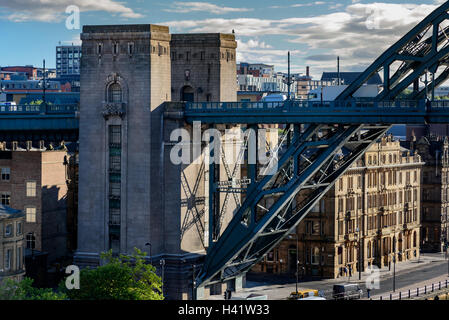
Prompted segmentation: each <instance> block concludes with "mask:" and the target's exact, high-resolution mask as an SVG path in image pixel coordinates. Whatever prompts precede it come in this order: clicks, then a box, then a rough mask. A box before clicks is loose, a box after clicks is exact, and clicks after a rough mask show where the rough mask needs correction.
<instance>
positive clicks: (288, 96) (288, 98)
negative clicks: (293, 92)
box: [287, 51, 292, 101]
mask: <svg viewBox="0 0 449 320" xmlns="http://www.w3.org/2000/svg"><path fill="white" fill-rule="evenodd" d="M291 84H292V80H291V77H290V51H289V52H288V79H287V85H288V95H287V100H289V101H290V85H291Z"/></svg>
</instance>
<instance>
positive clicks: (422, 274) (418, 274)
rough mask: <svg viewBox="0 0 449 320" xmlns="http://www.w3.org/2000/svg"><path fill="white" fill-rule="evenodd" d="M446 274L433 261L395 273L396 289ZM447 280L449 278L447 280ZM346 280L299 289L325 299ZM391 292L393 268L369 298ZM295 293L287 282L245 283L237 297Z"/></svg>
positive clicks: (443, 266) (440, 264) (276, 296)
mask: <svg viewBox="0 0 449 320" xmlns="http://www.w3.org/2000/svg"><path fill="white" fill-rule="evenodd" d="M447 274H448V263H447V261H435V262H432V263H428V264H426V265H424V266H422V267H415V268H413V269H412V270H402V271H400V272H397V273H396V289H400V288H404V287H408V286H412V285H413V284H416V283H420V282H423V281H427V280H429V279H433V278H436V277H439V276H444V275H447ZM448 279H449V278H448ZM354 280H358V274H356V275H355V277H353V278H352V280H351V282H354ZM346 282H347V278H344V279H340V281H338V280H334V279H332V280H320V281H307V282H300V283H299V288H310V289H318V290H321V291H323V292H324V293H325V295H326V297H327V298H330V297H331V295H332V287H333V285H334V284H339V283H346ZM360 287H361V288H362V289H363V291H364V293H365V296H366V287H365V282H362V283H360ZM392 290H393V267H392V268H391V274H389V275H384V276H383V277H382V278H381V280H380V285H379V289H373V290H371V296H374V295H378V294H385V293H389V292H391V291H392ZM294 291H295V283H294V282H293V283H292V282H291V281H289V282H288V283H286V282H282V281H278V282H277V283H273V282H271V283H270V282H268V281H263V282H260V281H249V280H248V281H247V288H246V289H244V292H242V293H239V294H238V295H239V296H240V295H242V296H243V295H245V294H249V293H256V294H262V295H267V296H268V299H269V300H283V299H285V298H286V297H287V296H288V295H289V294H290V293H291V292H294Z"/></svg>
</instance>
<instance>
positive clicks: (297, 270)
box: [290, 233, 299, 294]
mask: <svg viewBox="0 0 449 320" xmlns="http://www.w3.org/2000/svg"><path fill="white" fill-rule="evenodd" d="M294 235H295V240H296V273H295V275H296V291H295V292H296V294H297V293H298V282H299V259H298V250H299V245H298V234H297V233H295V234H294ZM290 239H291V235H290Z"/></svg>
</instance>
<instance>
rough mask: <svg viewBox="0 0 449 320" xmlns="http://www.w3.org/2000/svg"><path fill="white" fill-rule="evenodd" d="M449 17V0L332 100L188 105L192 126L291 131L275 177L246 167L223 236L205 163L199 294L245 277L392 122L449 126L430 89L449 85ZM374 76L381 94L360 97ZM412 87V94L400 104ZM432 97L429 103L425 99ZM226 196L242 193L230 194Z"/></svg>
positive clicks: (213, 176)
mask: <svg viewBox="0 0 449 320" xmlns="http://www.w3.org/2000/svg"><path fill="white" fill-rule="evenodd" d="M448 10H449V1H448V2H446V3H444V4H443V5H441V6H440V7H439V8H438V9H436V10H435V11H434V12H432V13H431V14H430V15H429V16H428V17H426V18H425V19H424V20H423V21H422V22H420V23H419V24H418V25H417V26H416V27H414V28H413V29H412V30H411V31H410V32H408V33H407V34H406V35H405V36H404V37H403V38H401V39H400V40H399V41H397V42H396V43H395V44H394V45H393V46H391V47H390V48H389V49H388V50H387V51H385V52H384V53H383V54H382V55H381V56H380V57H379V58H378V59H377V60H375V61H374V63H373V64H372V65H370V66H369V67H368V68H367V69H366V70H365V71H364V72H363V73H362V74H361V75H360V76H359V77H358V78H357V79H356V80H355V81H354V82H353V83H352V84H350V85H349V86H348V87H347V88H346V89H345V90H344V91H343V92H342V93H341V94H340V95H339V96H338V97H337V98H336V99H335V100H334V101H321V102H312V101H306V102H298V101H286V102H283V103H264V102H257V103H249V102H239V103H235V102H234V103H229V102H228V103H226V102H217V103H214V102H205V103H187V104H186V106H185V110H184V117H185V120H186V121H187V122H188V123H192V122H194V121H200V122H201V123H202V124H209V125H210V126H211V127H213V126H214V125H217V124H244V125H246V126H248V127H250V128H257V125H258V124H286V128H287V129H286V130H285V131H284V134H285V136H284V138H283V139H282V141H284V142H285V145H284V146H283V147H282V148H281V149H280V150H282V152H281V154H280V156H279V160H278V169H277V170H276V172H274V173H270V174H269V175H261V174H260V170H259V169H260V168H257V166H256V165H248V166H247V170H248V181H247V182H246V183H247V185H246V189H245V192H244V193H245V198H244V201H243V202H242V203H241V206H240V207H239V208H238V209H237V210H236V211H235V212H234V216H233V218H232V220H231V221H230V223H229V224H228V226H227V227H226V229H225V230H220V228H221V226H219V225H218V226H217V225H216V224H217V223H219V221H220V214H221V213H222V210H220V208H219V206H220V201H216V200H217V197H218V194H219V193H220V192H223V188H221V187H219V186H220V181H217V180H218V179H217V177H219V176H220V175H219V174H217V171H218V170H219V169H220V168H219V166H217V165H214V164H211V165H209V230H215V232H212V231H211V232H209V247H208V249H207V255H206V257H205V261H204V264H203V267H202V269H201V271H200V273H199V274H198V276H197V277H196V284H197V286H198V287H199V286H206V285H210V284H214V283H219V282H224V281H227V280H230V279H233V278H236V277H238V276H240V275H241V274H243V273H245V272H247V271H249V270H250V269H251V268H252V267H253V266H254V265H255V264H257V263H258V262H259V261H260V260H261V259H262V258H263V257H264V256H265V255H266V254H267V253H268V252H269V251H271V250H272V249H273V248H274V247H276V246H277V245H278V244H279V243H280V242H281V241H282V239H284V238H285V237H286V236H288V235H289V234H290V233H291V232H292V231H293V230H294V228H295V227H296V226H297V225H298V223H299V222H300V221H301V220H302V219H303V218H304V217H305V216H306V215H307V213H308V212H309V211H310V210H311V209H312V208H313V207H314V206H315V205H316V204H317V203H318V202H319V201H320V199H321V198H322V197H323V196H324V195H325V194H326V192H327V191H328V190H329V189H330V188H332V187H333V185H334V183H335V181H337V179H338V178H339V177H340V176H342V175H343V174H344V173H345V171H346V170H347V169H348V168H349V167H351V166H352V165H353V164H354V163H355V162H356V161H358V160H359V159H360V158H361V156H362V155H363V154H364V152H365V151H366V150H367V149H368V148H369V147H370V146H371V145H372V144H373V143H374V142H375V141H377V140H378V139H379V138H381V137H382V136H383V135H384V134H385V133H386V132H387V131H388V129H389V128H390V127H391V126H392V125H393V124H432V123H449V102H446V101H444V100H442V101H434V100H433V97H434V89H435V88H436V87H438V86H439V85H441V84H442V83H443V82H445V81H446V80H447V79H448V78H449V23H448V21H449V14H448ZM378 73H380V74H381V75H383V87H382V90H381V91H380V92H379V94H378V95H377V96H376V97H371V98H355V97H354V95H355V93H356V92H357V90H359V89H360V88H361V87H362V86H363V85H364V84H365V83H367V81H368V80H369V79H370V77H372V76H373V75H376V74H378ZM427 74H431V75H432V76H431V80H430V81H429V82H426V85H425V87H424V88H423V87H422V85H420V77H422V76H423V75H426V76H427ZM409 87H412V88H413V90H410V91H409V92H408V93H407V96H406V97H404V90H406V89H407V88H409ZM429 88H430V89H429ZM429 90H431V92H432V99H430V100H426V98H427V97H428V94H429ZM342 151H344V152H342ZM210 156H211V157H213V156H214V155H213V154H210ZM236 189H237V188H236ZM226 192H231V193H232V192H237V191H235V190H233V189H232V188H231V187H229V188H228V189H227V190H226ZM299 194H301V200H300V201H297V197H298V195H299ZM268 199H271V201H267V200H268ZM217 230H218V231H217ZM220 231H222V233H221V232H220Z"/></svg>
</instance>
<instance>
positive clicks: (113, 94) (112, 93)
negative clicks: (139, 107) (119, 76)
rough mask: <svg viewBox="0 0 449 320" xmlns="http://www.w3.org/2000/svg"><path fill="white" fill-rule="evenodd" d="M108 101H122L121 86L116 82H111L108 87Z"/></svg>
mask: <svg viewBox="0 0 449 320" xmlns="http://www.w3.org/2000/svg"><path fill="white" fill-rule="evenodd" d="M108 101H109V102H112V103H120V102H122V87H121V86H120V84H118V83H113V84H111V85H110V86H109V89H108Z"/></svg>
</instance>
